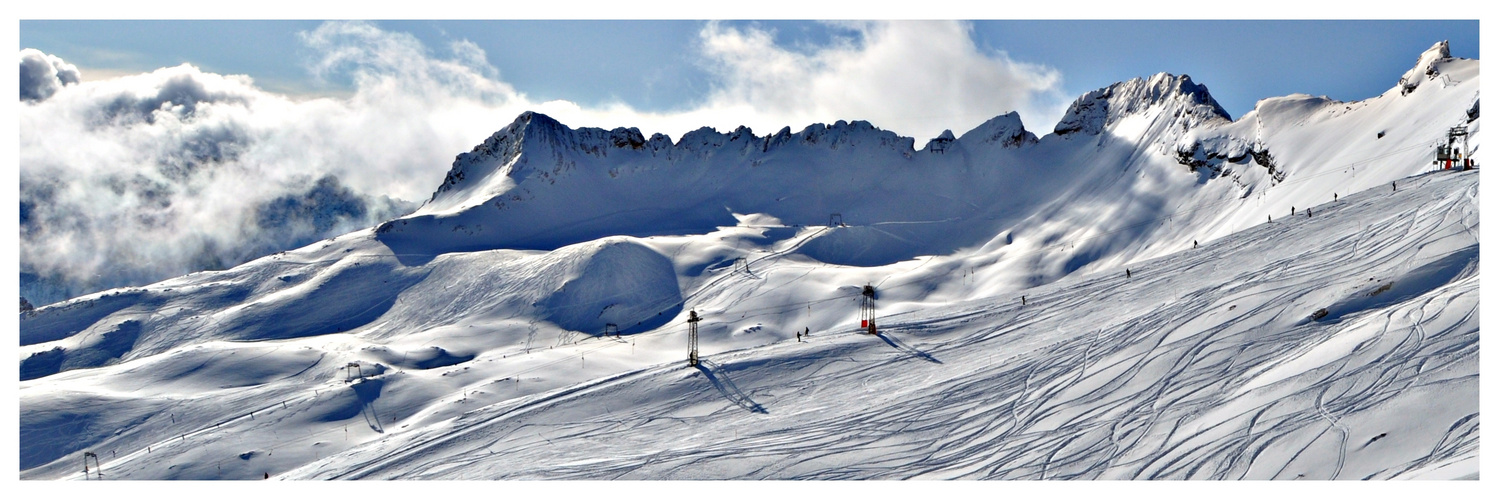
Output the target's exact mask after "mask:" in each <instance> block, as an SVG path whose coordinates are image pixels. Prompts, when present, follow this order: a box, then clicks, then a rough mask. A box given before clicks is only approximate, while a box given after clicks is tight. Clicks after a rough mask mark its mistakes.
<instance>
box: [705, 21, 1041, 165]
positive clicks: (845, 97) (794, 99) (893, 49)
mask: <svg viewBox="0 0 1499 500" xmlns="http://www.w3.org/2000/svg"><path fill="white" fill-rule="evenodd" d="M840 26H841V27H843V28H846V29H847V30H848V31H849V32H850V33H851V34H852V36H848V37H842V38H837V39H835V40H834V41H833V42H832V43H830V44H829V45H827V46H825V47H820V48H815V49H813V50H811V51H809V52H805V53H804V52H801V51H796V50H792V49H788V48H785V47H780V46H777V45H776V44H775V43H774V37H773V33H771V32H768V31H764V30H760V29H755V28H744V29H739V28H732V27H726V26H723V25H720V24H717V23H710V24H708V25H707V26H706V27H704V28H703V30H702V33H701V38H702V41H703V49H704V52H705V54H706V56H707V57H708V58H709V60H710V68H711V69H712V71H713V72H714V73H715V74H716V76H717V78H716V85H715V88H714V91H713V93H712V95H711V97H710V98H709V102H708V107H709V108H715V109H722V110H738V109H752V110H754V111H753V114H754V115H755V116H751V117H746V120H753V121H754V122H765V123H766V124H767V125H768V126H767V127H765V128H770V127H771V126H775V123H781V124H793V125H794V124H806V123H811V122H825V123H830V122H832V121H835V120H838V119H844V120H867V121H869V122H871V123H873V124H874V125H875V126H877V127H881V128H885V129H888V130H894V131H896V132H897V133H900V134H903V135H910V136H913V137H916V138H917V139H918V142H921V141H920V139H924V138H930V137H935V136H936V135H937V134H939V133H941V132H942V130H943V129H952V130H953V131H954V132H956V133H958V134H962V133H963V132H965V131H967V130H968V129H970V128H972V127H974V126H977V125H978V124H980V123H983V122H984V121H985V120H988V119H989V118H993V117H994V116H997V115H1000V114H1004V113H1007V112H1010V111H1020V113H1021V116H1022V118H1024V119H1026V121H1027V122H1029V123H1030V124H1031V125H1032V128H1037V129H1044V128H1046V127H1045V126H1037V125H1036V124H1037V123H1038V122H1037V120H1038V119H1040V118H1048V119H1051V120H1054V119H1055V118H1054V117H1053V116H1052V115H1058V116H1059V115H1060V109H1056V108H1058V104H1057V103H1059V102H1060V101H1061V98H1062V96H1061V95H1060V93H1059V89H1058V85H1059V83H1060V81H1059V80H1060V76H1059V75H1058V73H1057V72H1056V71H1055V70H1052V69H1050V68H1046V67H1044V66H1040V65H1035V64H1026V63H1020V62H1016V61H1013V60H1011V59H1009V57H1008V56H1007V55H1005V54H1003V53H986V52H985V51H982V50H980V49H979V48H978V47H977V46H976V45H975V44H974V41H973V36H972V32H971V31H972V29H971V26H969V25H967V24H966V23H960V22H951V21H896V22H872V23H845V24H842V25H840ZM756 125H758V123H756ZM757 128H758V127H757ZM776 128H778V127H776ZM795 128H798V127H794V126H793V129H795Z"/></svg>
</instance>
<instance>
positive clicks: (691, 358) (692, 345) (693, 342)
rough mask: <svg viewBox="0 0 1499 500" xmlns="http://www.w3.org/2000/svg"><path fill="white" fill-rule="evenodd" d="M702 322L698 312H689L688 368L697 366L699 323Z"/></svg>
mask: <svg viewBox="0 0 1499 500" xmlns="http://www.w3.org/2000/svg"><path fill="white" fill-rule="evenodd" d="M702 320H703V317H702V316H698V315H697V311H687V349H688V352H687V366H697V322H699V321H702Z"/></svg>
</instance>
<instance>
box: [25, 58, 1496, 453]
mask: <svg viewBox="0 0 1499 500" xmlns="http://www.w3.org/2000/svg"><path fill="white" fill-rule="evenodd" d="M1478 74H1479V73H1478V61H1476V60H1464V59H1454V58H1451V57H1450V56H1449V55H1448V54H1447V49H1446V45H1445V42H1443V43H1440V44H1437V45H1436V46H1433V48H1432V49H1431V50H1428V51H1427V52H1425V53H1424V54H1422V56H1421V57H1420V58H1419V60H1418V63H1417V65H1416V66H1415V67H1414V68H1413V69H1412V71H1411V72H1408V73H1407V74H1406V75H1404V77H1403V78H1401V79H1400V80H1399V81H1398V82H1397V83H1396V85H1395V86H1394V87H1392V88H1391V89H1390V91H1388V92H1386V93H1384V94H1382V95H1380V96H1377V97H1374V98H1371V99H1367V100H1364V101H1358V102H1337V101H1332V100H1329V99H1326V98H1319V97H1312V96H1306V95H1293V96H1288V97H1281V98H1271V99H1266V100H1263V101H1261V102H1260V103H1259V104H1258V105H1257V106H1256V108H1255V109H1254V110H1253V111H1251V112H1250V113H1248V114H1246V115H1245V116H1243V117H1241V118H1239V119H1238V120H1232V119H1231V117H1229V116H1228V115H1227V114H1226V113H1225V112H1224V111H1223V110H1222V108H1221V107H1220V106H1218V105H1217V103H1216V102H1214V101H1213V99H1212V97H1211V95H1210V94H1209V93H1208V90H1207V88H1206V87H1205V86H1203V85H1200V84H1198V83H1195V82H1193V81H1192V80H1191V79H1190V78H1189V77H1187V76H1185V75H1182V76H1175V75H1168V74H1158V75H1155V76H1152V77H1150V78H1145V79H1134V80H1131V81H1127V82H1122V83H1118V84H1115V85H1111V86H1109V87H1106V88H1104V89H1100V90H1097V91H1093V92H1089V93H1087V94H1085V95H1083V96H1082V97H1080V98H1078V100H1077V101H1076V102H1074V104H1073V105H1072V106H1071V108H1070V109H1069V110H1068V112H1067V113H1066V114H1065V115H1064V117H1063V119H1062V120H1061V121H1060V122H1059V123H1058V124H1057V125H1056V126H1055V127H1054V129H1053V132H1052V133H1050V134H1047V135H1045V136H1043V137H1039V138H1038V137H1037V136H1036V135H1035V134H1034V133H1032V132H1031V131H1029V130H1027V128H1026V127H1025V126H1024V124H1023V123H1022V122H1021V120H1020V117H1019V116H1018V115H1016V114H1014V113H1011V114H1007V115H1002V116H999V117H996V118H994V119H992V120H989V121H988V122H986V123H984V124H982V125H980V126H979V127H977V128H975V129H974V130H971V131H968V132H966V133H963V134H962V135H961V136H958V135H956V134H953V133H952V132H950V131H949V132H945V133H943V134H942V135H941V136H939V137H937V138H935V139H932V140H930V141H928V142H927V143H926V144H924V145H923V146H922V147H921V148H919V149H918V148H917V147H916V141H915V140H914V139H912V138H908V137H900V136H897V135H896V134H894V133H891V132H887V131H883V130H880V129H878V128H877V127H875V126H874V125H873V124H870V123H867V122H862V121H854V122H844V121H839V122H837V123H834V124H832V125H822V124H816V125H812V126H809V127H807V128H805V129H803V130H801V131H798V132H792V131H791V130H790V129H789V128H785V129H782V130H780V131H778V132H776V133H774V134H770V135H766V136H757V135H755V134H754V133H753V132H752V131H750V130H749V129H746V128H742V127H741V128H740V129H737V130H734V131H732V132H729V133H720V132H717V131H715V130H712V129H701V130H697V131H694V132H691V133H688V134H686V135H684V136H683V137H681V138H680V139H678V140H677V141H675V142H673V141H672V140H670V138H668V137H665V136H662V135H659V134H658V135H655V136H652V137H650V138H645V137H644V136H643V135H642V134H641V133H640V132H639V131H638V130H635V129H624V128H620V129H614V130H602V129H594V128H582V129H572V128H569V127H567V126H566V125H563V124H561V123H559V122H557V121H556V120H553V119H552V118H550V117H547V116H545V115H542V114H537V113H525V114H522V115H521V116H520V117H518V118H517V119H516V120H515V121H514V122H513V123H512V124H510V125H509V126H508V127H505V128H504V129H502V130H500V131H498V132H496V133H495V134H494V135H492V136H491V137H490V138H488V139H487V140H485V141H484V142H483V143H481V144H479V145H478V146H476V147H474V148H473V150H471V151H469V152H467V153H463V154H460V155H458V157H457V159H456V160H455V161H454V163H453V166H452V169H451V170H450V171H449V172H448V174H447V176H446V178H445V179H444V180H443V182H442V183H441V184H440V185H439V187H438V188H437V190H436V192H434V193H433V195H432V197H431V199H429V200H428V201H427V202H426V203H425V204H424V205H423V206H422V207H421V208H419V209H417V210H416V211H415V212H414V213H412V214H410V215H407V216H404V217H400V218H396V219H393V220H390V221H387V222H385V223H383V224H380V225H379V226H377V227H374V228H369V229H365V230H361V231H355V232H352V233H349V234H346V235H343V236H340V237H338V238H334V239H331V240H327V241H323V242H319V243H316V244H313V245H311V246H308V247H305V248H302V249H299V250H295V251H289V252H283V253H280V254H276V255H272V256H268V257H265V258H261V259H258V260H255V261H252V262H249V263H246V264H244V265H241V266H238V267H235V268H233V269H230V270H226V271H219V272H202V273H194V274H190V275H187V276H183V277H180V278H175V279H172V280H167V281H163V282H160V283H157V284H154V285H150V286H145V287H133V288H127V289H116V290H110V291H105V292H101V293H97V294H93V295H89V296H85V297H80V298H78V299H74V300H70V301H66V302H63V303H59V304H53V305H50V306H45V307H41V308H38V309H36V310H34V311H32V312H28V313H23V315H22V318H21V335H20V337H21V340H20V343H21V360H20V363H21V378H22V382H21V435H22V437H21V468H22V477H23V478H37V479H44V478H79V477H77V476H79V474H78V473H77V472H76V471H74V470H73V469H76V462H77V460H78V457H79V456H80V455H81V454H82V453H83V452H85V451H93V452H94V453H97V454H99V456H100V458H101V461H102V464H103V466H104V468H105V470H106V471H108V472H106V474H114V475H115V477H130V478H220V477H222V478H256V477H262V474H266V473H269V474H276V475H283V477H289V478H353V477H402V478H416V477H421V478H508V477H563V478H582V477H594V478H597V477H631V478H710V477H711V478H720V477H726V478H734V477H744V478H749V477H778V478H780V477H786V478H844V477H994V478H1018V477H1048V478H1052V477H1078V478H1092V477H1129V478H1146V477H1218V478H1239V477H1254V478H1261V477H1263V478H1272V477H1274V478H1293V477H1298V476H1297V474H1301V475H1304V477H1311V478H1326V477H1341V478H1349V477H1414V476H1420V477H1433V476H1463V475H1469V474H1476V471H1477V468H1476V463H1477V445H1476V443H1477V441H1476V440H1477V430H1476V429H1477V406H1476V403H1474V401H1476V399H1477V343H1476V339H1477V330H1478V327H1477V325H1478V316H1477V290H1478V275H1477V272H1476V270H1477V265H1478V252H1477V248H1478V246H1477V245H1478V238H1477V234H1478V233H1477V231H1478V220H1477V218H1478V216H1477V213H1478V211H1477V183H1478V179H1477V173H1476V172H1467V173H1454V172H1439V173H1432V170H1433V166H1432V163H1431V158H1432V152H1433V151H1434V148H1435V146H1436V145H1437V144H1443V143H1445V138H1446V134H1447V133H1448V131H1449V129H1452V128H1453V127H1461V128H1462V129H1463V130H1465V131H1466V132H1467V133H1468V138H1469V139H1468V141H1469V145H1470V146H1472V147H1474V150H1475V155H1474V157H1475V158H1481V157H1482V156H1481V152H1480V150H1479V148H1477V146H1478V145H1479V144H1480V142H1479V140H1478V139H1479V136H1480V134H1479V125H1478V124H1479V123H1480V121H1479V119H1478V105H1477V101H1478V88H1479V87H1478V83H1479V81H1478V80H1479V79H1478ZM1293 207H1295V208H1293ZM1293 213H1294V215H1293ZM1267 219H1268V220H1269V221H1270V222H1269V224H1267ZM1126 268H1128V269H1130V273H1129V274H1130V277H1128V278H1126V276H1125V275H1126V272H1125V271H1124V270H1125V269H1126ZM865 284H872V285H874V286H875V288H876V289H877V290H878V296H877V298H878V302H879V310H880V314H881V317H883V318H889V319H888V320H885V322H882V323H881V328H882V332H883V333H882V334H881V335H880V336H877V337H869V336H865V335H858V334H854V333H852V331H853V330H854V329H855V328H854V327H856V326H857V313H858V299H859V291H860V289H861V287H862V286H863V285H865ZM1022 296H1024V297H1026V299H1022V298H1021V297H1022ZM1022 300H1023V301H1024V302H1025V303H1024V304H1021V302H1022ZM689 310H692V311H696V312H697V313H698V314H701V315H703V316H704V317H705V318H706V319H705V321H703V322H702V323H701V324H700V326H701V329H702V331H701V351H702V353H703V354H704V356H705V359H706V360H707V362H706V363H704V364H703V365H702V366H701V367H698V368H687V367H685V366H684V365H685V363H684V362H683V361H682V360H684V359H685V357H686V353H685V346H686V331H685V330H686V326H685V322H684V321H685V318H686V316H687V315H688V311H689ZM610 325H614V326H615V327H617V328H618V330H619V332H620V335H619V336H618V337H606V336H603V333H604V332H605V331H606V330H607V331H611V332H612V330H609V328H610ZM800 331H810V332H811V336H810V339H807V340H809V341H810V343H808V342H798V336H797V335H796V334H795V333H794V332H800ZM1416 401H1427V402H1433V401H1435V403H1432V404H1435V405H1436V406H1437V407H1439V408H1440V411H1436V412H1433V413H1432V415H1435V417H1432V418H1422V419H1419V420H1417V419H1413V418H1411V417H1410V413H1411V412H1410V410H1409V408H1410V407H1411V405H1413V404H1416V403H1415V402H1416ZM809 420H810V421H809ZM610 422H612V424H611V423H610ZM538 426H539V427H538ZM668 427H669V429H668ZM710 427H711V428H712V429H715V430H714V431H712V432H709V431H708V429H709V428H710ZM523 428H524V429H527V430H526V431H524V432H521V433H517V432H516V431H517V430H519V429H523ZM533 428H543V429H545V430H543V431H540V432H532V431H531V430H530V429H533ZM723 429H736V431H735V433H734V434H732V435H730V434H724V433H723V432H720V431H722V430H723ZM1375 430H1378V431H1379V432H1373V431H1375ZM684 433H685V435H695V436H699V437H701V438H702V439H701V440H699V441H696V442H687V443H684V442H681V441H680V440H677V439H674V438H672V437H670V436H674V435H675V436H680V435H684ZM1366 434H1367V435H1368V436H1366ZM1376 434H1377V435H1378V437H1373V436H1374V435H1376ZM288 436H296V437H295V438H292V437H288ZM304 436H305V437H304ZM1366 440H1367V441H1366ZM833 443H840V444H838V445H836V446H830V445H831V444H833ZM480 448H483V450H481V449H480ZM1433 450H1437V451H1433ZM106 453H107V455H106ZM491 454H492V455H494V456H495V457H496V458H495V459H494V460H479V459H477V458H479V457H486V456H489V455H491ZM754 457H760V458H754ZM686 464H695V465H693V466H691V467H688V466H686ZM704 464H706V465H704ZM871 464H873V465H871Z"/></svg>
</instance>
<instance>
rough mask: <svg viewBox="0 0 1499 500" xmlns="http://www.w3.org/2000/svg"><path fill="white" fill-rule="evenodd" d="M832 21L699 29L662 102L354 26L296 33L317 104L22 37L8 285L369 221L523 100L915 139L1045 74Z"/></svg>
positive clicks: (964, 44)
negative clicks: (515, 82)
mask: <svg viewBox="0 0 1499 500" xmlns="http://www.w3.org/2000/svg"><path fill="white" fill-rule="evenodd" d="M844 27H845V28H846V29H847V33H849V34H851V35H852V36H849V37H846V38H844V39H839V40H837V41H835V42H834V43H832V44H830V45H827V46H824V47H815V48H811V49H808V50H800V51H798V50H791V49H787V48H782V47H778V46H776V45H775V44H774V42H773V37H772V36H771V34H770V33H768V32H765V31H761V30H758V29H754V28H743V29H736V28H727V27H724V26H722V25H719V24H713V23H710V24H708V25H707V26H706V27H705V28H704V29H703V30H702V32H701V33H700V37H701V38H700V42H701V49H702V54H701V55H702V56H703V57H704V61H705V64H708V65H709V66H710V67H712V68H714V75H715V78H716V80H715V82H713V90H712V92H711V93H710V94H709V95H708V96H707V97H706V98H705V99H704V100H702V101H700V102H698V103H697V104H696V105H693V106H690V107H689V108H688V109H684V110H680V111H674V112H663V113H651V112H640V111H637V110H635V109H633V108H631V107H630V106H629V105H628V104H625V103H614V104H609V105H603V106H586V107H585V106H579V105H578V104H576V103H573V102H568V101H547V102H539V103H538V102H533V101H531V100H529V99H528V98H527V97H526V95H525V94H523V93H521V92H519V91H517V90H516V89H515V88H513V87H512V86H511V85H509V84H507V83H505V82H504V81H503V80H502V79H501V75H500V72H499V70H498V69H497V68H494V67H493V66H491V65H489V64H488V62H486V58H485V54H484V51H483V50H482V49H481V48H479V47H478V46H476V45H474V44H472V43H469V42H467V41H457V42H453V43H450V44H448V45H447V46H445V47H441V48H440V50H438V51H434V50H432V49H430V48H428V47H427V46H425V45H424V44H423V43H421V42H420V41H419V40H417V39H416V38H415V37H413V36H411V35H408V34H404V33H392V32H387V31H384V30H381V29H379V28H378V27H376V26H374V25H372V24H368V23H362V22H330V23H325V24H323V25H321V26H319V27H318V28H317V29H314V30H312V31H309V32H306V33H304V34H303V35H302V41H303V42H304V43H305V44H306V46H307V47H308V48H309V49H310V51H309V53H310V54H311V58H310V59H309V60H308V62H307V63H308V69H309V70H310V71H311V72H312V74H313V75H314V76H316V77H318V78H321V79H324V80H340V81H347V82H349V83H352V85H353V89H354V90H353V93H352V94H349V95H345V96H341V97H330V98H301V99H294V98H292V97H288V96H284V95H278V94H274V93H270V92H266V91H263V90H261V89H259V88H258V87H256V86H255V83H254V81H252V80H251V79H250V78H248V77H246V76H236V75H219V74H213V73H207V72H203V71H201V70H199V69H198V68H196V67H193V66H191V65H182V66H177V67H172V68H163V69H159V70H156V71H153V72H150V73H145V74H138V75H129V76H123V77H117V78H111V79H107V80H98V81H90V82H81V83H77V78H76V77H77V71H76V69H74V68H73V67H72V66H71V65H68V64H67V63H66V62H64V61H62V60H60V59H57V58H55V57H51V56H46V55H45V54H42V53H40V52H38V51H34V50H28V51H22V75H23V76H22V79H23V82H25V81H26V78H28V76H27V75H42V76H46V75H52V76H51V77H50V78H52V80H47V78H41V80H42V81H44V82H51V81H53V80H55V82H56V86H55V87H51V86H49V87H46V88H48V89H51V90H50V93H49V94H48V95H50V97H45V98H44V99H42V100H36V101H35V102H31V103H29V104H27V105H24V106H21V108H22V109H21V113H20V152H19V157H20V166H21V172H20V198H21V199H20V204H21V243H20V258H21V269H22V273H23V276H22V280H21V281H22V295H24V296H26V297H27V298H28V299H30V300H31V302H33V303H36V304H42V303H48V302H51V301H54V300H60V299H63V298H67V297H70V296H74V295H77V294H82V293H87V292H91V291H95V290H100V289H104V288H109V287H115V286H125V285H138V284H145V283H149V282H154V281H157V280H161V279H165V278H168V277H171V276H175V275H179V274H183V273H187V272H191V271H196V270H201V269H210V268H223V267H228V266H233V265H235V264H238V263H241V262H244V261H246V260H249V259H252V258H255V257H258V256H260V255H264V254H267V253H273V252H276V251H279V250H285V249H290V248H295V247H298V246H301V245H304V244H307V243H311V242H314V241H316V240H318V239H322V238H326V237H330V236H334V235H337V234H341V233H343V232H347V231H350V230H354V229H359V228H362V227H368V226H371V225H374V224H376V223H378V222H380V221H381V220H384V219H387V218H390V217H394V216H397V215H400V214H401V213H402V212H404V211H407V210H410V209H413V208H415V206H416V204H418V203H419V202H420V201H422V200H425V199H427V197H428V196H430V195H431V193H432V190H433V189H434V188H435V187H436V186H437V184H438V183H440V182H441V180H442V176H443V174H444V173H445V172H446V171H447V169H448V167H449V165H450V164H451V163H452V161H453V158H454V156H455V155H457V154H458V153H460V152H463V151H467V150H469V149H470V148H472V147H473V145H474V144H477V143H479V142H480V141H482V140H483V139H484V138H486V137H488V136H489V135H490V134H491V133H493V132H494V131H495V130H498V129H500V128H503V127H504V126H506V125H507V124H509V123H510V122H511V121H512V120H514V118H515V117H516V116H517V115H519V114H520V113H521V112H523V111H526V110H533V111H538V112H541V113H546V114H548V115H551V116H553V117H555V118H557V119H559V120H561V121H562V122H563V123H566V124H568V125H570V126H573V127H580V126H593V127H604V128H613V127H621V126H623V127H639V128H640V129H641V130H642V131H644V132H645V133H647V134H650V133H653V132H662V133H666V134H669V135H671V136H673V137H680V136H681V134H683V133H685V132H687V131H690V130H694V129H697V128H699V127H702V126H704V125H707V126H713V127H717V128H719V129H720V130H731V129H733V128H734V127H737V126H739V125H749V126H752V127H754V128H755V129H756V130H757V131H759V133H761V134H765V133H771V132H774V131H775V130H776V129H779V128H781V127H782V126H791V127H792V128H794V129H800V128H802V127H805V126H806V125H809V124H811V123H813V122H824V123H830V122H833V121H836V120H838V119H864V120H869V121H871V122H872V123H874V124H875V125H877V126H880V127H882V128H886V129H890V130H894V131H896V132H899V133H902V134H907V135H913V136H916V137H918V138H919V137H922V136H923V135H925V136H935V135H936V134H937V133H939V132H940V131H941V130H942V129H944V128H951V129H953V130H954V131H956V132H959V133H961V132H963V131H965V130H966V129H967V128H971V127H972V126H974V125H977V124H979V123H982V122H983V121H984V120H986V119H988V118H991V117H993V116H994V115H998V114H1001V113H1004V112H1008V111H1011V110H1016V109H1018V110H1020V111H1021V112H1022V113H1027V112H1028V111H1029V110H1033V109H1035V108H1036V107H1037V105H1036V104H1035V103H1036V102H1037V101H1039V100H1043V99H1040V98H1044V97H1046V96H1048V95H1049V93H1050V92H1053V90H1052V89H1053V88H1054V87H1055V85H1056V80H1057V76H1056V75H1055V72H1053V71H1050V70H1047V69H1045V68H1042V67H1039V66H1032V65H1026V64H1020V63H1016V62H1013V61H1010V60H1009V59H1007V58H1006V57H1005V56H1004V55H1003V54H997V53H986V52H984V51H981V50H979V49H978V48H976V47H975V45H974V44H973V42H972V39H971V36H970V33H969V29H968V27H967V26H966V25H964V24H960V23H915V22H912V23H907V22H895V23H859V24H848V25H845V26H844ZM28 61H32V63H31V64H33V66H35V70H34V71H33V70H30V69H27V67H28ZM40 62H45V63H46V64H45V65H38V63H40ZM47 68H51V73H48V70H47ZM69 82H74V83H69ZM27 88H28V87H27V86H26V85H24V84H23V85H22V98H23V99H24V98H25V97H26V96H27V95H28V94H26V92H27V90H26V89H27ZM30 88H32V89H34V92H48V91H36V90H35V89H39V88H40V87H39V86H36V85H33V86H31V87H30ZM34 95H41V94H40V93H35V94H34ZM1058 101H1059V102H1061V99H1058ZM1060 105H1065V102H1061V104H1059V106H1060ZM1055 114H1060V109H1058V110H1056V111H1055ZM1027 116H1033V115H1027ZM1037 128H1041V127H1037ZM402 200H410V201H402Z"/></svg>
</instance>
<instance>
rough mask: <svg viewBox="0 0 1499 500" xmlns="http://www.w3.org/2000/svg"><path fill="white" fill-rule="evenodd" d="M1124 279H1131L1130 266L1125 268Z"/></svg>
mask: <svg viewBox="0 0 1499 500" xmlns="http://www.w3.org/2000/svg"><path fill="white" fill-rule="evenodd" d="M1124 279H1129V268H1128V267H1126V268H1124Z"/></svg>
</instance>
